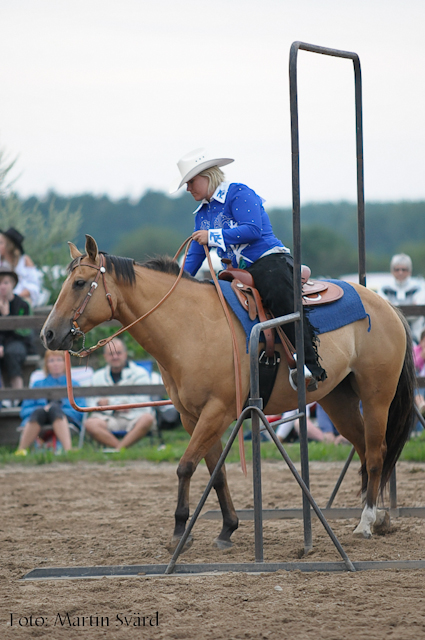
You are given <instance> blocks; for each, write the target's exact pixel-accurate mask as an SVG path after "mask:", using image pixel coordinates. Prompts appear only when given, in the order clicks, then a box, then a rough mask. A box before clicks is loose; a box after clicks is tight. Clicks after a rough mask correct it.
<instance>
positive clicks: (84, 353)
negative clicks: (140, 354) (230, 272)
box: [69, 236, 212, 358]
mask: <svg viewBox="0 0 425 640" xmlns="http://www.w3.org/2000/svg"><path fill="white" fill-rule="evenodd" d="M191 242H192V238H191V237H190V236H189V238H187V239H186V240H185V241H184V242H183V244H182V245H180V248H179V250H178V251H177V253H176V255H175V256H174V259H176V257H177V256H178V255H179V254H180V252H181V251H182V249H183V247H184V246H185V245H187V246H186V251H185V254H184V258H183V264H182V266H181V269H180V273H179V275H178V276H177V279H176V281H175V282H174V284H173V286H172V287H171V289H170V290H169V291H168V292H167V293H166V294H165V296H163V297H162V298H161V300H160V301H159V302H157V304H156V305H155V306H154V307H152V309H150V311H147V312H146V313H145V314H143V315H142V316H140V318H137V320H134V321H133V322H131V323H130V324H128V325H127V326H126V327H121V329H119V330H118V331H116V332H115V333H114V335H112V336H109V338H102V339H101V340H99V341H98V343H97V344H95V345H93V346H92V347H89V348H88V349H84V343H85V339H86V336H85V333H84V332H83V331H81V329H80V327H79V326H78V324H77V322H76V320H77V319H78V318H79V317H80V316H81V315H82V313H83V311H84V309H85V308H86V307H87V305H88V303H89V300H90V299H91V297H92V295H93V291H95V290H96V289H97V286H98V280H99V276H100V274H102V281H103V286H104V288H105V295H106V297H107V299H108V302H109V306H110V307H111V317H110V318H109V320H112V319H113V317H114V313H115V312H114V307H113V303H112V297H111V294H110V293H109V292H108V289H107V287H106V282H105V272H106V269H105V267H104V266H103V263H104V260H105V258H104V256H103V254H102V253H101V254H99V255H100V261H101V266H100V267H97V266H94V265H92V264H81V258H80V259H79V260H78V263H77V264H76V265H75V267H74V269H76V268H77V267H80V266H81V267H91V268H92V269H96V270H97V271H98V274H97V276H96V278H95V280H94V281H93V282H92V283H91V285H90V290H89V292H88V293H87V295H86V297H85V298H84V300H83V302H82V304H81V305H80V307H79V308H78V309H77V311H76V312H75V315H74V317H73V319H72V325H73V327H72V329H71V333H72V334H73V335H74V336H75V337H77V336H79V335H80V336H83V346H82V347H81V349H79V351H72V350H71V349H70V350H69V353H70V354H71V355H72V356H77V357H78V358H85V357H86V356H88V355H90V354H91V353H92V352H93V351H96V350H97V349H99V348H100V347H104V346H105V345H107V344H108V343H109V342H111V341H112V340H113V339H114V338H116V337H117V336H119V335H121V333H124V331H127V329H131V327H133V326H134V325H135V324H137V323H138V322H140V321H141V320H144V319H145V318H147V317H148V316H150V314H151V313H153V312H154V311H156V309H158V307H159V306H161V304H162V303H163V302H165V300H166V299H167V298H168V297H169V296H170V295H171V294H172V293H173V291H174V289H175V288H176V287H177V285H178V283H179V282H180V280H181V278H182V276H183V271H184V265H185V262H186V257H187V253H188V251H189V247H190V244H191ZM211 268H212V266H211ZM74 269H73V270H74Z"/></svg>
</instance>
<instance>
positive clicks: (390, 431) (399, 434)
mask: <svg viewBox="0 0 425 640" xmlns="http://www.w3.org/2000/svg"><path fill="white" fill-rule="evenodd" d="M394 311H395V312H396V313H397V314H398V316H399V318H400V320H401V321H402V323H403V326H404V329H405V331H406V354H405V357H404V363H403V369H402V370H401V374H400V379H399V381H398V385H397V391H396V394H395V396H394V399H393V401H392V403H391V406H390V410H389V413H388V425H387V435H386V441H387V455H386V456H385V460H384V468H383V470H382V476H381V491H382V490H383V489H384V487H385V485H386V484H387V482H388V480H389V479H390V476H391V473H392V471H393V469H394V467H395V464H396V462H397V460H398V459H399V457H400V454H401V452H402V450H403V447H404V445H405V444H406V442H407V440H408V439H409V437H410V434H411V432H412V429H413V426H414V424H415V389H416V372H415V365H414V362H413V343H412V338H411V334H410V327H409V325H408V323H407V320H406V319H405V317H404V316H403V314H402V313H401V311H399V310H398V309H397V308H396V307H394Z"/></svg>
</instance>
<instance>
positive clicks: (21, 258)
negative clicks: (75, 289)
mask: <svg viewBox="0 0 425 640" xmlns="http://www.w3.org/2000/svg"><path fill="white" fill-rule="evenodd" d="M23 241H24V236H23V235H22V234H21V233H19V231H17V230H16V229H14V228H13V227H10V228H9V229H8V230H7V231H0V266H3V267H7V268H8V269H9V270H13V271H15V273H16V274H17V276H18V278H19V282H17V283H16V285H15V289H14V293H16V294H17V295H18V296H20V297H21V298H23V299H24V300H26V302H28V304H30V305H31V306H33V307H36V306H37V305H39V304H41V303H42V296H43V291H42V282H43V276H42V273H41V272H40V271H39V270H38V269H37V268H36V267H35V265H34V262H33V261H32V260H31V258H30V257H29V256H27V255H26V254H25V253H24V248H23V246H22V243H23Z"/></svg>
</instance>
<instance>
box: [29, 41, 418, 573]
mask: <svg viewBox="0 0 425 640" xmlns="http://www.w3.org/2000/svg"><path fill="white" fill-rule="evenodd" d="M299 49H302V50H304V51H310V52H312V53H318V54H322V55H329V56H334V57H339V58H348V59H351V60H352V61H353V66H354V77H355V102H356V156H357V211H358V254H359V282H360V284H363V285H365V284H366V268H365V262H366V261H365V224H364V182H363V131H362V91H361V73H360V60H359V57H358V55H357V54H356V53H353V52H349V51H341V50H337V49H329V48H326V47H320V46H316V45H311V44H307V43H304V42H294V43H293V44H292V46H291V49H290V60H289V79H290V108H291V141H292V199H293V209H292V214H293V247H294V313H292V314H288V315H286V316H283V317H280V318H275V319H273V320H269V321H267V322H263V323H259V324H257V325H255V326H254V328H253V330H252V332H251V336H250V376H251V382H250V398H249V401H248V406H247V407H246V408H245V409H244V410H243V411H242V413H241V415H240V416H239V418H238V420H237V422H236V425H235V426H234V428H233V430H232V432H231V435H230V437H229V439H228V441H227V443H226V446H225V448H224V450H223V453H222V455H221V457H220V460H219V461H218V463H217V466H216V468H215V469H214V471H213V473H212V474H211V477H210V480H209V482H208V485H207V487H206V489H205V491H204V493H203V495H202V498H201V500H200V501H199V503H198V505H197V507H196V509H195V511H194V513H193V515H192V517H191V518H190V520H189V523H188V525H187V527H186V530H185V532H184V534H183V536H182V538H181V540H180V541H179V544H178V545H177V547H176V549H175V551H174V554H173V556H172V558H171V560H170V562H169V564H168V565H133V566H105V567H72V568H45V569H35V570H33V571H31V572H29V573H28V574H26V575H25V576H24V577H23V579H24V580H43V579H76V578H100V577H105V576H109V577H123V576H140V575H150V576H152V575H176V576H178V575H193V574H199V573H205V572H223V571H240V572H250V573H258V572H272V571H278V570H287V571H289V570H298V571H305V572H308V571H327V572H333V571H347V570H348V571H364V570H370V569H374V570H376V569H388V568H398V569H417V568H425V561H424V560H418V561H405V560H398V561H389V562H388V561H387V562H383V561H378V562H373V561H369V562H354V563H353V562H351V560H350V559H349V558H348V556H347V554H346V552H345V551H344V549H343V548H342V546H341V544H340V542H339V541H338V539H337V537H336V536H335V534H334V532H333V531H332V529H331V527H330V526H329V524H328V522H327V519H326V517H325V515H324V512H323V511H322V510H321V509H320V508H319V507H318V505H317V504H316V502H315V500H314V498H313V496H312V495H311V493H310V489H309V468H308V439H307V425H306V390H305V383H304V379H305V378H304V364H305V361H304V337H303V313H302V297H301V268H300V267H301V233H300V228H301V225H300V184H299V133H298V95H297V55H298V51H299ZM289 322H295V328H296V332H295V337H296V348H297V354H298V359H297V374H298V381H299V384H298V412H297V413H296V414H295V415H292V416H291V417H289V418H287V420H285V419H284V420H282V422H284V421H289V420H293V419H296V418H298V419H299V422H300V452H301V475H300V474H299V473H298V471H297V470H296V468H295V466H294V464H293V463H292V461H291V459H290V457H289V455H288V454H287V452H286V450H285V448H284V447H283V445H282V444H281V442H280V441H279V440H278V438H277V436H276V434H275V432H274V430H273V428H272V427H271V426H270V424H269V422H268V420H267V418H266V416H265V415H264V413H263V412H262V398H261V397H260V391H259V367H258V345H259V341H260V334H261V332H262V331H263V330H264V329H267V328H272V327H275V326H277V325H284V324H287V323H289ZM249 415H251V418H252V455H253V493H254V510H253V517H254V538H255V563H213V564H211V563H208V564H207V563H197V564H182V565H177V559H178V558H179V556H180V554H181V552H182V550H183V549H184V546H185V543H186V541H187V539H188V537H189V535H190V533H191V531H192V529H193V527H194V525H195V523H196V521H197V519H198V517H199V516H200V513H201V510H202V508H203V506H204V504H205V502H206V499H207V497H208V495H209V494H210V492H211V489H212V488H213V484H214V481H215V478H216V477H217V474H218V473H219V471H220V469H221V467H222V466H223V464H224V462H225V460H226V457H227V455H228V453H229V451H230V448H231V446H232V444H233V442H234V440H235V438H236V436H237V433H238V432H239V429H240V428H241V426H242V423H243V421H244V419H245V418H246V417H248V416H249ZM260 420H261V422H262V423H263V426H264V428H265V429H266V430H267V431H268V433H269V434H270V437H271V439H272V441H273V442H274V444H275V445H276V447H277V448H278V450H279V452H280V453H281V455H282V457H283V459H284V460H285V462H286V464H287V465H288V467H289V469H290V471H291V472H292V474H293V476H294V478H295V479H296V481H297V482H298V484H299V486H300V487H301V489H302V495H303V507H302V517H303V523H304V552H305V553H308V551H310V550H311V549H312V531H311V513H312V512H311V509H313V512H314V513H315V515H316V516H317V517H318V518H319V520H320V521H321V523H322V525H323V527H324V528H325V530H326V532H327V533H328V535H329V537H330V538H331V540H332V542H333V544H334V545H335V547H336V549H337V551H338V553H339V554H340V556H341V558H342V562H295V563H294V562H282V563H279V562H278V563H276V562H274V563H267V562H264V558H263V524H262V523H263V515H266V517H270V516H272V517H285V511H286V512H290V513H286V517H298V514H299V510H280V509H273V510H269V512H264V514H263V509H262V494H261V454H260V446H261V444H260ZM422 422H423V419H422ZM353 455H354V447H353V449H352V451H351V453H350V455H349V457H348V459H347V462H346V463H345V466H344V469H343V471H342V473H341V475H340V478H339V480H338V482H337V484H336V487H335V489H334V492H333V494H332V496H331V498H330V500H329V502H328V505H327V507H326V509H325V510H324V511H325V512H326V516H327V517H330V516H331V517H332V514H331V513H329V512H334V517H338V518H340V517H354V513H353V511H355V512H356V513H355V515H356V516H357V515H358V514H359V513H361V509H360V510H353V509H330V506H331V504H332V501H333V499H334V497H335V495H336V492H337V491H338V489H339V486H340V484H341V482H342V479H343V477H344V475H345V473H346V471H347V469H348V466H349V464H350V462H351V460H352V458H353ZM391 483H392V486H393V489H392V490H393V491H395V474H394V476H393V478H392V480H391ZM392 500H393V499H392ZM424 511H425V510H424ZM245 512H246V513H245V514H244V516H248V517H243V519H251V518H250V517H251V515H252V510H245ZM270 512H272V513H270ZM335 512H336V514H335ZM210 513H211V512H208V513H207V514H205V516H206V517H208V515H209V514H210ZM238 513H239V512H238ZM213 518H214V519H215V512H213Z"/></svg>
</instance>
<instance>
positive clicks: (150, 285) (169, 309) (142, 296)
mask: <svg viewBox="0 0 425 640" xmlns="http://www.w3.org/2000/svg"><path fill="white" fill-rule="evenodd" d="M141 276H142V277H140V278H137V279H136V285H135V286H134V287H126V288H125V289H124V288H123V289H122V293H121V300H120V303H119V305H118V308H117V313H116V318H117V320H119V321H120V322H121V323H122V324H123V326H128V325H129V324H131V323H132V322H134V320H136V319H137V318H140V317H143V316H144V315H145V314H147V313H148V312H149V311H150V310H151V309H152V308H153V307H154V306H155V305H156V304H157V303H158V302H159V301H160V300H161V299H162V298H163V297H164V296H165V295H166V294H167V292H168V291H169V290H170V289H171V287H172V285H173V283H174V282H175V277H174V276H170V275H168V274H164V273H162V272H157V271H154V270H151V269H146V268H145V269H143V271H142V274H141ZM211 293H212V296H211ZM215 302H218V300H214V291H213V289H212V290H211V291H210V290H209V287H208V285H201V284H199V283H196V282H192V281H190V280H185V279H182V280H181V281H180V282H179V283H178V285H177V287H176V289H175V290H174V291H173V292H172V294H171V295H170V297H169V298H168V299H167V300H165V301H164V302H163V303H162V304H161V305H160V306H159V307H158V308H157V309H156V310H155V311H153V313H151V314H150V315H148V316H147V317H146V318H145V319H143V320H141V321H140V322H138V323H137V324H135V325H134V327H132V328H131V329H130V330H129V333H131V335H132V336H133V337H134V338H135V340H137V342H138V343H139V344H141V345H142V347H143V348H144V349H146V351H147V352H148V353H150V355H152V356H153V357H154V358H155V359H156V360H157V361H158V362H160V363H161V364H163V365H164V366H167V363H169V362H170V361H171V360H178V359H179V358H181V356H182V355H183V352H184V351H185V350H186V349H187V348H188V344H189V343H193V339H194V333H195V334H197V333H198V331H196V329H195V328H194V327H195V326H196V324H198V326H199V319H198V320H197V322H196V318H197V317H198V318H199V313H200V310H201V309H203V308H211V312H213V307H214V306H215ZM206 312H207V313H209V312H210V311H208V310H207V311H206Z"/></svg>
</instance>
